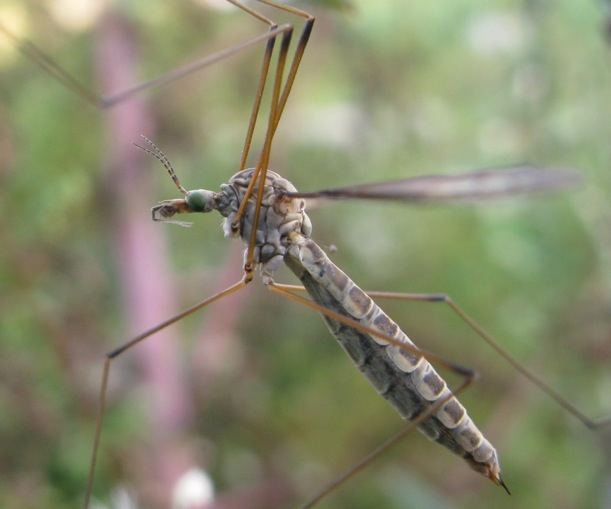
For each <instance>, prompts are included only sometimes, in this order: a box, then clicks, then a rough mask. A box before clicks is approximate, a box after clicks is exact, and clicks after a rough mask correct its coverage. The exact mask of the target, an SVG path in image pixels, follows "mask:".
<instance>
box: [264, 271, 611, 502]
mask: <svg viewBox="0 0 611 509" xmlns="http://www.w3.org/2000/svg"><path fill="white" fill-rule="evenodd" d="M268 289H270V290H271V291H273V292H275V293H278V294H280V295H283V296H285V297H287V298H290V299H292V300H295V301H297V302H299V303H300V304H303V305H305V306H307V307H310V308H312V309H314V310H315V311H318V312H319V313H321V314H323V315H325V316H327V317H329V318H331V319H333V320H336V321H340V322H342V323H344V324H346V325H348V326H350V327H352V328H354V329H356V330H360V331H362V332H365V333H367V334H369V335H372V336H377V337H379V338H381V339H384V340H386V341H388V342H390V343H393V344H396V345H397V346H399V347H400V348H402V349H403V350H404V351H407V352H410V353H417V354H422V355H424V356H425V357H426V358H427V359H428V360H429V361H431V362H435V363H436V364H441V365H443V366H445V367H446V368H448V369H450V370H452V371H454V372H456V373H458V374H460V375H461V376H462V377H464V381H463V382H462V383H461V384H460V386H459V387H458V388H456V389H454V390H453V391H452V393H453V395H457V394H459V393H461V392H463V391H464V390H465V389H467V388H468V387H469V386H470V385H471V384H472V383H473V382H474V381H475V380H476V379H477V373H476V372H475V371H473V370H471V369H468V368H465V367H463V366H460V365H458V364H456V363H454V362H451V361H448V360H447V359H445V358H443V357H440V356H438V355H436V354H432V353H430V352H426V351H423V350H421V349H420V348H412V347H410V346H406V345H404V344H402V343H400V342H396V341H395V340H393V338H391V337H388V336H385V335H384V334H380V333H379V332H378V331H376V330H374V329H370V328H368V327H366V326H363V325H362V324H360V323H359V322H357V321H355V320H353V319H351V318H348V317H346V316H343V315H341V314H338V313H336V312H334V311H332V310H329V309H327V308H325V307H322V306H320V305H319V304H317V303H315V302H312V301H310V300H309V299H306V298H303V297H301V296H299V295H297V294H295V293H294V292H300V291H305V289H304V288H303V287H302V286H297V285H284V284H278V283H274V282H272V283H271V284H269V285H268ZM367 294H368V295H369V296H370V297H375V298H380V299H382V298H384V299H394V300H404V301H419V302H430V303H434V302H437V303H445V304H447V305H448V306H449V307H450V309H452V311H453V312H454V313H456V314H457V315H458V316H459V317H460V319H461V320H462V321H464V322H465V323H466V324H467V325H468V326H469V327H470V328H471V329H472V330H473V331H474V332H476V334H477V335H478V336H479V337H480V338H482V339H483V340H484V341H485V342H486V343H487V344H488V345H489V346H490V347H492V348H493V349H494V350H495V351H496V352H497V353H498V354H499V355H500V356H501V357H502V358H503V359H505V360H506V361H507V362H508V363H509V364H510V365H511V366H512V367H513V368H514V369H516V370H517V371H518V372H519V373H520V374H522V375H523V376H524V377H526V378H527V379H528V380H529V381H530V382H531V383H532V384H534V385H535V386H537V387H538V388H539V389H540V390H541V391H543V392H544V393H546V394H547V395H548V396H550V397H551V398H552V399H553V400H554V401H556V403H557V404H558V405H560V406H561V407H562V408H564V409H565V410H566V411H567V412H568V413H570V414H571V415H573V416H574V417H576V418H577V419H578V420H579V421H580V422H582V424H584V425H585V426H586V427H587V428H588V429H591V430H600V429H603V428H608V427H609V424H611V417H607V418H604V419H600V420H596V421H595V420H593V419H591V418H589V417H587V416H586V415H585V414H583V413H582V412H581V411H579V410H578V409H577V408H576V407H575V406H574V405H573V404H572V403H570V402H569V401H568V400H567V399H566V398H564V397H563V396H561V395H560V394H559V393H558V392H557V391H555V390H554V389H553V388H551V387H550V386H549V385H548V384H546V383H545V382H544V381H543V380H542V379H541V378H540V377H538V376H537V375H536V374H534V373H533V372H532V371H531V370H529V369H527V368H525V367H524V366H523V365H522V364H521V363H520V362H518V361H517V360H516V359H515V358H514V357H513V356H512V355H511V354H509V352H507V350H506V349H504V348H503V347H502V346H501V345H500V344H499V343H498V342H497V341H496V340H495V339H494V338H493V337H492V336H491V335H490V334H489V333H488V332H487V331H486V330H485V329H484V328H483V327H482V326H481V325H480V324H479V323H477V322H476V321H475V320H474V319H473V318H472V317H471V316H469V315H468V314H467V313H466V312H465V311H464V310H463V309H462V308H461V307H460V306H458V305H457V304H456V303H455V302H454V301H453V300H452V299H451V298H450V296H448V295H446V294H404V293H394V292H367ZM446 401H447V398H446V399H444V400H442V401H441V402H438V403H437V404H435V405H433V407H431V408H430V409H429V410H428V411H426V412H424V413H423V414H421V415H419V416H418V418H417V419H416V420H414V421H412V422H410V424H409V425H408V426H407V427H406V428H405V429H403V430H402V431H401V432H399V433H397V434H396V435H395V436H393V437H392V438H390V439H389V440H387V441H386V442H384V443H383V444H382V445H380V446H379V447H377V448H376V449H375V450H374V451H372V452H371V453H370V454H368V455H366V456H365V457H364V458H362V459H361V460H360V461H358V462H357V463H356V464H355V465H353V466H352V467H350V468H349V469H347V470H346V471H345V472H344V473H342V474H341V475H339V476H338V477H337V478H335V479H334V480H333V481H331V482H330V483H329V484H328V485H327V486H325V487H324V488H323V489H322V490H321V491H320V492H318V493H317V494H316V495H315V496H314V497H312V498H311V499H310V500H308V502H307V503H305V504H304V505H303V506H302V507H303V508H309V507H313V506H314V505H315V504H317V503H318V502H319V501H321V500H322V499H324V498H326V497H327V496H328V495H329V494H331V493H332V492H333V491H335V490H337V489H338V488H339V487H340V486H342V485H343V484H344V483H345V482H347V481H348V480H349V479H351V478H352V477H353V476H354V475H356V474H357V473H358V472H360V471H361V470H362V469H364V468H365V467H367V466H368V465H369V464H371V463H372V462H374V461H375V460H376V459H377V458H378V457H379V456H381V455H382V454H383V453H385V452H386V451H387V450H389V449H390V448H392V447H393V446H394V445H396V444H397V443H398V442H400V441H401V440H402V439H403V438H405V437H406V436H408V435H409V434H410V433H411V432H412V431H413V430H414V429H415V428H416V427H417V426H418V424H419V423H421V422H423V421H424V420H426V419H427V418H428V417H430V416H431V415H433V414H434V413H435V412H436V411H437V410H438V409H439V408H440V407H441V406H442V405H443V404H444V403H445V402H446ZM503 487H504V488H505V489H506V491H507V492H508V493H509V490H508V489H507V487H506V486H505V485H504V484H503Z"/></svg>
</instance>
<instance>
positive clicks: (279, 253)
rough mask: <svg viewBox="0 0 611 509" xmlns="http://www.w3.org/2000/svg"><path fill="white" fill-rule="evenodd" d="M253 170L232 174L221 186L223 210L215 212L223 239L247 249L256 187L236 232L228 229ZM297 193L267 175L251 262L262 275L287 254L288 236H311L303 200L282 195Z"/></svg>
mask: <svg viewBox="0 0 611 509" xmlns="http://www.w3.org/2000/svg"><path fill="white" fill-rule="evenodd" d="M254 172H255V169H254V168H250V169H247V170H244V171H241V172H239V173H236V174H235V175H234V176H233V177H231V179H230V180H229V183H227V184H223V185H222V186H221V193H220V194H221V195H224V198H225V200H222V201H223V202H225V203H226V206H224V207H222V209H219V211H220V212H221V214H222V215H223V216H225V221H224V222H223V231H224V232H225V237H238V236H239V237H241V238H242V241H243V242H244V243H245V244H246V245H248V244H249V242H250V238H251V234H252V228H253V223H254V217H255V211H256V207H257V196H258V193H259V185H258V183H257V184H256V185H255V187H254V189H253V192H252V194H251V196H250V197H249V199H248V203H247V204H246V209H245V211H244V214H243V215H242V218H241V220H240V222H239V225H238V226H239V227H238V229H237V230H235V229H232V223H233V222H234V220H235V217H236V214H237V211H238V208H239V207H240V204H241V203H242V201H243V199H244V197H245V195H246V190H247V189H248V186H249V184H250V182H251V180H252V177H253V174H254ZM296 191H297V189H296V188H295V186H294V185H293V184H291V183H290V182H289V181H288V180H286V179H285V178H282V177H281V176H280V175H278V174H277V173H274V172H273V171H269V170H268V171H267V175H266V177H265V187H264V190H263V199H262V201H261V211H260V213H259V220H258V224H257V232H256V241H255V251H254V256H255V257H254V260H255V263H257V264H261V265H262V272H264V273H267V274H269V275H271V274H273V272H274V271H275V270H276V268H277V267H278V265H279V264H280V263H281V262H282V260H283V259H284V256H285V255H286V254H287V249H288V246H289V244H290V240H289V235H290V234H291V233H293V232H297V233H299V234H300V235H303V236H304V237H309V236H310V235H311V233H312V223H311V222H310V218H309V217H308V216H307V214H306V213H305V207H306V203H305V200H304V199H303V198H291V197H288V196H286V193H291V192H296Z"/></svg>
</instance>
